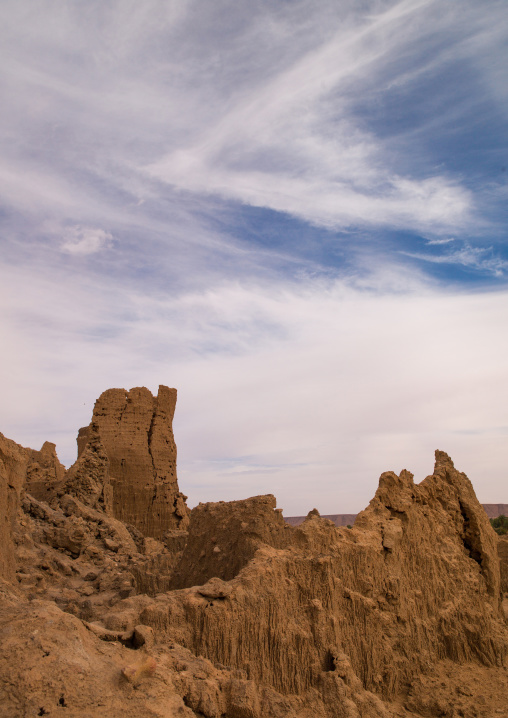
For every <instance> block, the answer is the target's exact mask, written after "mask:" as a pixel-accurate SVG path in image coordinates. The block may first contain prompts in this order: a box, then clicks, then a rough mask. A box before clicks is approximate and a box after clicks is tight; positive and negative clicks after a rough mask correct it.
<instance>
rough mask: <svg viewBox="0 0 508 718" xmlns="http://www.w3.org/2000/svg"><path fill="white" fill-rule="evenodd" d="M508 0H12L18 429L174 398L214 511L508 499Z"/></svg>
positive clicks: (11, 185) (34, 432)
mask: <svg viewBox="0 0 508 718" xmlns="http://www.w3.org/2000/svg"><path fill="white" fill-rule="evenodd" d="M507 56H508V14H507V13H506V3H505V1H504V0H502V1H497V0H485V1H484V2H482V3H478V2H477V1H476V0H444V1H443V0H440V1H439V2H438V1H437V0H402V1H400V2H397V1H395V0H354V1H353V0H320V2H318V3H316V2H311V1H310V0H259V1H258V2H256V3H253V2H247V1H246V0H235V1H234V2H233V0H214V2H207V0H143V2H138V1H135V0H116V1H115V0H86V2H85V0H44V1H43V0H3V1H2V3H0V98H1V106H2V111H1V112H0V145H1V161H0V332H1V334H0V343H1V352H0V372H1V374H0V376H1V378H2V381H1V397H2V400H1V403H0V431H2V433H4V435H6V436H7V437H9V438H11V439H14V440H15V441H17V442H18V443H20V444H22V445H24V446H30V447H31V448H35V449H38V448H40V446H41V445H42V443H43V442H44V441H46V440H47V441H52V442H54V443H55V444H56V445H57V451H58V455H59V457H60V459H61V460H62V461H63V463H64V464H66V465H67V466H69V465H71V464H72V463H73V461H74V460H75V458H76V441H75V440H76V435H77V431H78V429H79V427H81V426H84V425H87V424H88V423H89V421H90V418H91V415H92V411H93V405H94V402H95V400H96V399H97V397H98V396H99V395H100V394H101V392H103V391H104V390H105V389H107V388H110V387H123V388H126V389H130V388H131V387H135V386H146V387H148V388H149V389H150V390H151V391H152V392H154V393H156V392H157V389H158V386H159V384H164V385H167V386H171V387H175V388H176V389H177V390H178V403H177V409H176V414H175V420H174V433H175V439H176V443H177V446H178V476H179V484H180V489H181V490H182V491H183V492H184V493H185V494H186V495H188V497H189V500H188V503H189V505H190V506H191V507H192V506H194V505H196V504H197V503H198V502H200V501H219V500H236V499H241V498H247V497H248V496H253V495H258V494H265V493H273V494H275V496H276V497H277V501H278V506H279V507H281V508H282V509H283V511H284V514H285V515H287V516H291V515H302V514H305V513H307V512H308V511H309V510H310V509H312V508H314V507H316V508H317V509H318V510H319V511H320V512H321V513H323V514H334V513H356V512H358V511H360V510H361V509H362V508H364V507H365V506H366V505H367V504H368V502H369V501H370V499H371V498H372V497H373V495H374V493H375V491H376V488H377V484H378V479H379V475H380V474H381V473H382V472H383V471H387V470H393V471H396V472H397V473H399V472H400V471H401V470H402V469H404V468H405V469H408V470H410V471H412V472H413V473H414V475H415V481H417V482H419V481H421V480H422V479H423V478H425V476H427V475H428V474H430V473H432V469H433V463H434V450H435V449H441V450H443V451H446V452H447V453H449V454H450V456H451V457H452V458H453V460H454V462H455V465H456V466H457V468H459V469H460V470H461V471H464V472H465V473H466V474H467V475H468V476H469V478H470V479H471V480H472V482H473V485H474V487H475V489H476V493H477V495H478V498H479V499H480V501H482V502H483V503H501V502H504V503H507V502H508V481H507V479H508V414H507V412H508V408H507V407H508V361H507V356H508V331H507V327H508V243H507V236H506V235H507V226H508V169H507V168H508V132H507V130H506V128H507V124H508V79H507V75H506V67H508V57H507Z"/></svg>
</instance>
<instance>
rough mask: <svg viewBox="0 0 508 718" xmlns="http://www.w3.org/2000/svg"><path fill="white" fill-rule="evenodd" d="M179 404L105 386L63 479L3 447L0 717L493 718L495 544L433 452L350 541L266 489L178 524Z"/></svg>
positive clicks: (384, 496)
mask: <svg viewBox="0 0 508 718" xmlns="http://www.w3.org/2000/svg"><path fill="white" fill-rule="evenodd" d="M174 398H175V395H174V393H173V392H172V391H171V390H167V389H165V388H161V390H160V391H159V397H158V398H157V399H154V398H153V397H152V396H151V394H150V393H149V392H148V391H147V390H145V389H135V390H131V391H130V392H125V391H124V390H118V389H115V390H110V392H105V393H104V394H103V395H102V396H101V397H100V399H99V400H98V402H97V404H96V407H95V410H94V416H93V420H92V423H91V425H90V427H88V428H87V429H86V430H82V431H81V432H80V437H79V442H80V450H79V454H80V455H79V458H78V461H77V462H76V464H74V466H73V467H71V469H69V471H67V472H66V473H65V475H63V476H62V475H61V473H58V466H59V462H58V460H57V459H56V454H55V453H54V448H53V449H52V448H51V445H49V444H48V445H47V446H46V449H44V447H43V451H42V450H41V452H33V451H32V450H30V449H25V448H23V447H21V446H19V445H18V444H15V443H14V442H13V441H9V440H8V439H5V438H4V437H3V436H1V435H0V501H1V502H2V503H1V505H2V506H5V507H6V511H5V512H4V513H3V515H2V517H1V518H2V524H1V525H0V532H1V533H0V539H1V541H0V645H1V646H2V651H1V653H0V706H1V709H0V714H1V715H2V716H5V717H6V718H18V717H20V716H37V715H48V716H51V715H55V716H57V715H62V716H69V717H74V716H75V717H76V718H77V717H78V716H83V715H87V716H90V717H91V718H99V717H102V716H106V715H109V716H116V715H122V716H126V717H127V718H129V717H130V716H132V718H134V717H136V718H138V717H141V718H145V717H146V718H148V717H149V716H160V717H166V718H173V717H174V716H175V717H176V716H182V717H185V716H188V717H189V718H192V716H205V717H206V718H428V717H432V716H436V717H437V716H444V717H446V718H459V716H460V717H462V718H492V717H493V716H494V715H500V716H502V715H503V714H504V713H503V712H505V710H506V705H507V704H508V674H507V668H506V666H507V659H508V655H507V652H508V629H507V623H506V618H505V616H504V614H503V607H502V592H501V590H502V589H505V590H506V585H505V584H502V580H504V579H502V578H501V574H500V563H499V558H498V553H497V552H498V550H499V552H500V555H501V557H503V556H504V555H505V554H504V553H503V552H504V543H503V541H502V540H500V541H498V540H497V537H496V535H495V533H494V531H493V530H492V528H491V526H490V523H489V521H488V518H487V516H486V514H485V512H484V510H483V509H482V507H481V505H480V504H479V503H478V501H477V499H476V496H475V494H474V490H473V488H472V486H471V483H470V482H469V480H468V479H467V477H466V476H465V475H464V474H462V473H460V472H459V471H457V470H456V469H455V467H454V465H453V462H452V461H451V459H450V458H449V457H448V456H447V455H446V454H444V453H443V452H436V464H435V469H434V473H433V475H431V476H429V477H427V478H426V479H425V480H424V481H423V482H421V483H420V484H418V485H416V484H414V482H413V477H412V475H411V474H410V473H409V472H407V471H403V472H402V473H401V474H400V475H397V474H394V473H392V472H387V473H384V474H383V475H382V476H381V478H380V481H379V488H378V490H377V492H376V495H375V496H374V498H373V499H372V501H371V502H370V505H369V506H368V507H367V508H366V509H365V510H364V511H362V512H361V513H360V514H359V515H358V516H357V518H356V521H355V524H354V526H353V528H351V529H349V528H345V527H344V528H337V527H336V526H335V525H334V523H333V521H330V520H328V519H326V518H322V517H320V516H319V514H318V512H317V511H316V510H313V511H311V512H310V513H309V514H308V516H307V518H306V519H305V520H304V521H303V523H302V524H301V525H299V526H297V527H293V526H290V525H289V524H287V523H285V521H284V519H283V518H282V513H281V510H280V509H276V502H275V498H274V497H273V496H271V495H268V496H258V497H253V498H250V499H246V500H244V501H233V502H219V503H209V504H200V505H199V506H197V507H196V508H195V509H193V511H192V512H191V515H190V523H188V525H187V521H186V512H184V511H181V512H180V513H183V514H184V515H183V516H176V515H175V512H174V507H175V505H176V502H175V496H176V497H180V498H181V494H179V491H178V486H177V483H176V471H175V459H176V452H175V449H174V442H173V436H172V432H171V419H172V415H173V410H174ZM150 427H151V428H150ZM124 432H125V433H124ZM36 454H43V460H41V457H40V456H39V458H37V456H35V455H36ZM34 457H35V458H34ZM35 463H37V464H38V466H39V468H38V469H37V470H36V471H35V469H34V468H33V467H34V466H35ZM31 467H32V468H31ZM37 472H39V473H37ZM42 472H46V473H45V474H44V475H45V476H46V480H47V482H48V485H50V490H48V491H46V490H45V488H44V485H43V482H44V479H43V478H42V476H43V473H42ZM36 475H37V478H36V479H35V478H34V477H35V476H36ZM140 476H144V477H145V481H146V482H147V484H148V488H146V489H145V493H144V492H143V490H142V489H143V488H144V485H143V484H142V482H141V480H140V478H139V477H140ZM122 481H125V482H126V483H127V484H128V485H129V486H132V488H133V490H134V491H136V492H137V493H136V497H139V500H140V501H141V502H143V501H146V496H147V494H148V495H150V491H151V492H152V493H151V495H152V496H154V497H155V498H154V501H153V503H152V506H155V511H156V512H157V515H156V516H155V517H153V516H151V517H149V518H147V519H146V520H145V521H144V522H143V521H142V520H141V516H140V514H139V513H137V511H136V506H135V505H134V504H133V503H132V501H130V502H128V501H127V499H126V493H125V492H123V491H122V490H121V489H120V488H119V487H120V486H121V482H122ZM161 486H162V488H159V487H161ZM34 487H36V491H37V494H38V496H37V497H35V496H33V495H32V494H30V492H29V489H31V488H34ZM164 492H167V494H166V495H168V496H169V497H170V500H169V505H168V506H169V508H168V506H166V507H163V506H162V503H161V502H162V496H163V495H165V494H164ZM41 496H42V498H41ZM44 497H46V499H48V500H46V499H45V498H44ZM115 502H116V503H115ZM122 502H124V503H122ZM182 502H183V498H182ZM143 506H146V507H147V508H146V509H145V510H146V511H148V512H150V510H151V509H150V504H143ZM164 508H165V509H167V511H166V512H165V511H164V510H163V509H164ZM161 517H163V518H161ZM125 519H127V523H125ZM177 519H180V520H177ZM182 526H184V527H185V526H187V528H188V532H187V531H186V530H184V529H183V528H182ZM171 527H173V528H171ZM149 532H151V533H152V534H159V536H160V538H161V539H163V540H157V539H156V538H154V537H153V536H150V535H149ZM505 543H507V545H508V542H505ZM503 560H504V559H503Z"/></svg>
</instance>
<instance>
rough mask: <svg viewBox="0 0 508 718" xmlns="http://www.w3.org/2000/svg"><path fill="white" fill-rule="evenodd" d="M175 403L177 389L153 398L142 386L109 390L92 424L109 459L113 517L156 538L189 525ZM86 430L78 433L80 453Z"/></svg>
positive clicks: (100, 400)
mask: <svg viewBox="0 0 508 718" xmlns="http://www.w3.org/2000/svg"><path fill="white" fill-rule="evenodd" d="M175 405H176V389H168V387H167V386H160V387H159V392H158V395H157V397H154V396H152V394H151V392H150V391H149V390H148V389H145V388H144V387H137V388H135V389H131V390H130V391H126V390H125V389H108V390H107V391H105V392H103V393H102V394H101V395H100V397H99V398H98V399H97V401H96V402H95V407H94V412H93V417H92V422H91V424H90V427H91V426H92V425H94V428H97V430H98V433H99V437H100V441H101V443H102V446H103V447H104V450H105V451H106V454H107V457H108V461H109V469H108V472H109V480H110V483H111V487H112V511H113V515H114V516H115V518H118V519H120V520H121V521H124V522H125V523H128V524H131V525H132V526H135V527H136V528H137V529H139V530H140V531H141V532H142V533H143V534H144V535H145V536H152V537H154V538H157V539H159V538H161V537H162V535H163V534H164V533H165V532H166V531H167V530H171V529H186V528H187V526H188V524H189V509H188V508H187V506H186V504H185V499H186V497H185V496H184V495H183V494H181V493H180V491H179V489H178V481H177V476H176V445H175V440H174V437H173V428H172V422H173V415H174V413H175ZM90 427H85V428H84V429H80V431H79V434H78V452H79V455H81V454H82V453H83V451H84V450H85V448H86V446H87V444H88V440H89V436H90V435H91V434H90V431H91V429H90Z"/></svg>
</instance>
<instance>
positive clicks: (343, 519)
mask: <svg viewBox="0 0 508 718" xmlns="http://www.w3.org/2000/svg"><path fill="white" fill-rule="evenodd" d="M482 506H483V508H484V509H485V513H486V514H487V516H488V517H489V519H496V518H497V517H498V516H501V515H502V516H508V504H482ZM357 516H358V514H326V515H324V516H322V517H321V518H323V519H330V521H333V523H334V524H335V526H348V525H349V526H352V525H353V524H354V521H355V518H356V517H357ZM305 518H306V517H305V516H284V521H285V522H286V523H287V524H289V525H290V526H298V525H299V524H301V523H303V522H304V521H305Z"/></svg>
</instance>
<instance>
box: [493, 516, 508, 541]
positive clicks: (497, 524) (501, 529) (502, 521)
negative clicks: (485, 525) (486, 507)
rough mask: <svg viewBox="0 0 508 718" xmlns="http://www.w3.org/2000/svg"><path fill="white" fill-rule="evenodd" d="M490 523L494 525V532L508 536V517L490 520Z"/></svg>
mask: <svg viewBox="0 0 508 718" xmlns="http://www.w3.org/2000/svg"><path fill="white" fill-rule="evenodd" d="M490 523H491V524H492V528H493V529H494V531H495V532H496V533H497V534H499V535H500V536H504V535H505V534H508V517H507V516H503V514H501V516H498V517H497V519H490Z"/></svg>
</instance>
